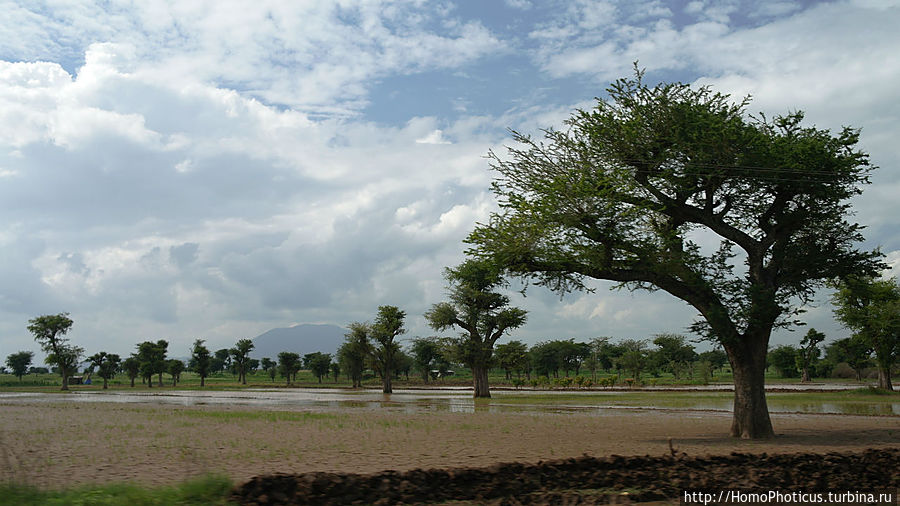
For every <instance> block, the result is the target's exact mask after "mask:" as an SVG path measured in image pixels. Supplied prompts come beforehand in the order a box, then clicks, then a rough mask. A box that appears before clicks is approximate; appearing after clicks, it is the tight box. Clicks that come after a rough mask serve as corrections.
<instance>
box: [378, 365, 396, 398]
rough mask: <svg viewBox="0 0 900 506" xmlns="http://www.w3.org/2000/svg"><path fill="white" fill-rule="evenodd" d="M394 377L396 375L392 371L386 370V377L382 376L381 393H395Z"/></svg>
mask: <svg viewBox="0 0 900 506" xmlns="http://www.w3.org/2000/svg"><path fill="white" fill-rule="evenodd" d="M393 376H394V374H393V372H392V371H390V370H389V369H385V371H384V375H382V376H381V385H382V387H383V388H382V389H381V391H382V392H383V393H386V394H389V393H392V392H393V391H394V389H393V388H391V381H392V380H393Z"/></svg>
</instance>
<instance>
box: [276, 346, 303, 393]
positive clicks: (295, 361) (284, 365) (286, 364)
mask: <svg viewBox="0 0 900 506" xmlns="http://www.w3.org/2000/svg"><path fill="white" fill-rule="evenodd" d="M299 370H300V355H299V354H298V353H294V352H292V351H282V352H281V353H279V354H278V371H279V372H280V373H281V376H282V377H283V378H285V380H286V381H287V384H288V385H290V384H291V379H292V378H293V377H294V375H296V374H297V371H299Z"/></svg>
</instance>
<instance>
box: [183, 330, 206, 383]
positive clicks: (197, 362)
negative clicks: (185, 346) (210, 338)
mask: <svg viewBox="0 0 900 506" xmlns="http://www.w3.org/2000/svg"><path fill="white" fill-rule="evenodd" d="M203 343H204V340H203V339H197V340H195V341H194V346H193V347H192V348H191V360H190V363H189V364H188V369H190V370H191V371H194V372H195V373H197V375H198V376H200V386H205V385H206V377H207V376H209V374H210V372H211V371H212V357H211V356H210V354H209V349H208V348H207V347H206V346H204V345H203Z"/></svg>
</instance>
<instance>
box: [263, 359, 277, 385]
mask: <svg viewBox="0 0 900 506" xmlns="http://www.w3.org/2000/svg"><path fill="white" fill-rule="evenodd" d="M259 363H260V366H261V367H262V370H263V371H265V372H266V374H268V375H269V378H271V379H272V381H273V382H274V381H275V374H277V372H278V365H277V364H276V363H275V362H273V361H272V359H271V358H269V357H263V358H262V360H260V362H259Z"/></svg>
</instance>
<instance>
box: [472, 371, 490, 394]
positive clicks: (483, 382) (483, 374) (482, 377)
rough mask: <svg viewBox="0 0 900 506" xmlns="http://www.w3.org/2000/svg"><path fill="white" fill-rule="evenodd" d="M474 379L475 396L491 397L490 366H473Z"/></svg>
mask: <svg viewBox="0 0 900 506" xmlns="http://www.w3.org/2000/svg"><path fill="white" fill-rule="evenodd" d="M472 381H473V383H474V389H475V394H474V395H475V397H476V398H479V397H482V398H490V397H491V388H490V386H489V385H488V368H487V367H486V366H484V365H474V366H473V367H472Z"/></svg>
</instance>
